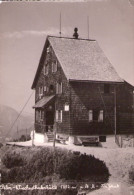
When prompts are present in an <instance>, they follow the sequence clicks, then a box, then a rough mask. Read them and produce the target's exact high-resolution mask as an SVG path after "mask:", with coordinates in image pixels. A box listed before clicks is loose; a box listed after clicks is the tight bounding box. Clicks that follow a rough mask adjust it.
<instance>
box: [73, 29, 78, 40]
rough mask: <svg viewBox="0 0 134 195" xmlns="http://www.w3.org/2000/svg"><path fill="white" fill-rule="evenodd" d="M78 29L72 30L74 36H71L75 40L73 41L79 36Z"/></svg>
mask: <svg viewBox="0 0 134 195" xmlns="http://www.w3.org/2000/svg"><path fill="white" fill-rule="evenodd" d="M77 31H78V28H74V34H73V37H74V38H75V39H78V36H79V34H78V32H77Z"/></svg>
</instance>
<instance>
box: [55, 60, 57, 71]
mask: <svg viewBox="0 0 134 195" xmlns="http://www.w3.org/2000/svg"><path fill="white" fill-rule="evenodd" d="M57 66H58V64H57V60H56V62H55V72H56V71H57Z"/></svg>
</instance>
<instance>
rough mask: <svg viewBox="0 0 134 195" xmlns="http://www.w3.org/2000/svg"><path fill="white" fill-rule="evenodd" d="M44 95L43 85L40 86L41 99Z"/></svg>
mask: <svg viewBox="0 0 134 195" xmlns="http://www.w3.org/2000/svg"><path fill="white" fill-rule="evenodd" d="M42 96H43V86H41V87H39V99H41V98H42Z"/></svg>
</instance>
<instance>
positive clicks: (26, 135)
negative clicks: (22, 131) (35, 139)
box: [26, 128, 27, 141]
mask: <svg viewBox="0 0 134 195" xmlns="http://www.w3.org/2000/svg"><path fill="white" fill-rule="evenodd" d="M26 141H27V128H26Z"/></svg>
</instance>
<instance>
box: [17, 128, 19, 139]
mask: <svg viewBox="0 0 134 195" xmlns="http://www.w3.org/2000/svg"><path fill="white" fill-rule="evenodd" d="M17 137H18V139H19V131H18V125H17Z"/></svg>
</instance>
